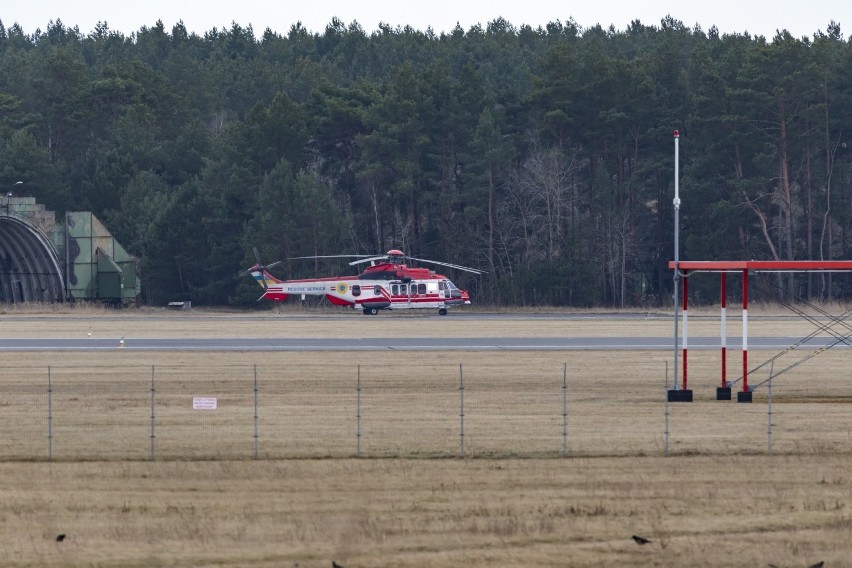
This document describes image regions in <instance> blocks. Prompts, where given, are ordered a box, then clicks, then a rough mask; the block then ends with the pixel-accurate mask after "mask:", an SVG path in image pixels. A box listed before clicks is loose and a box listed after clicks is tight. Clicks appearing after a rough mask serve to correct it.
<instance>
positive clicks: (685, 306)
mask: <svg viewBox="0 0 852 568" xmlns="http://www.w3.org/2000/svg"><path fill="white" fill-rule="evenodd" d="M687 276H689V275H688V274H687V271H684V272H683V390H684V391H686V390H687V388H686V368H687V365H686V357H687V349H688V348H689V332H688V331H687V323H688V321H689V320H688V316H687V314H688V313H689V312H688V308H689V302H688V298H689V286H688V283H689V278H687Z"/></svg>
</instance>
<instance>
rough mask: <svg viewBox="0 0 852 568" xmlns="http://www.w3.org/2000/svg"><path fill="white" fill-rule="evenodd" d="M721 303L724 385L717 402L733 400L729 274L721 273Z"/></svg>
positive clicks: (721, 387)
mask: <svg viewBox="0 0 852 568" xmlns="http://www.w3.org/2000/svg"><path fill="white" fill-rule="evenodd" d="M719 288H720V289H721V293H720V296H721V297H720V303H721V304H722V313H721V315H720V317H719V321H720V322H721V323H720V330H719V343H720V345H721V348H722V372H721V375H722V385H721V386H719V387H717V388H716V400H731V387H729V386H728V273H727V272H721V285H720V286H719Z"/></svg>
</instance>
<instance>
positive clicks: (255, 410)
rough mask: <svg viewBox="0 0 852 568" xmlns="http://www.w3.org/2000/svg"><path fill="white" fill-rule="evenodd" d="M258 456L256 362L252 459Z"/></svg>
mask: <svg viewBox="0 0 852 568" xmlns="http://www.w3.org/2000/svg"><path fill="white" fill-rule="evenodd" d="M259 458H260V430H259V428H258V415H257V364H255V365H254V459H259Z"/></svg>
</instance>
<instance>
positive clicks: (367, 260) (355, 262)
mask: <svg viewBox="0 0 852 568" xmlns="http://www.w3.org/2000/svg"><path fill="white" fill-rule="evenodd" d="M387 259H388V255H386V254H383V255H382V256H372V257H370V258H363V259H361V260H353V261H352V262H350V263H349V266H355V265H356V264H363V263H365V262H373V261H375V260H387Z"/></svg>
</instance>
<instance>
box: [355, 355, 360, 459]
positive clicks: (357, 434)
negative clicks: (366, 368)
mask: <svg viewBox="0 0 852 568" xmlns="http://www.w3.org/2000/svg"><path fill="white" fill-rule="evenodd" d="M355 455H356V456H358V457H359V458H360V457H361V365H358V379H357V382H356V383H355Z"/></svg>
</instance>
